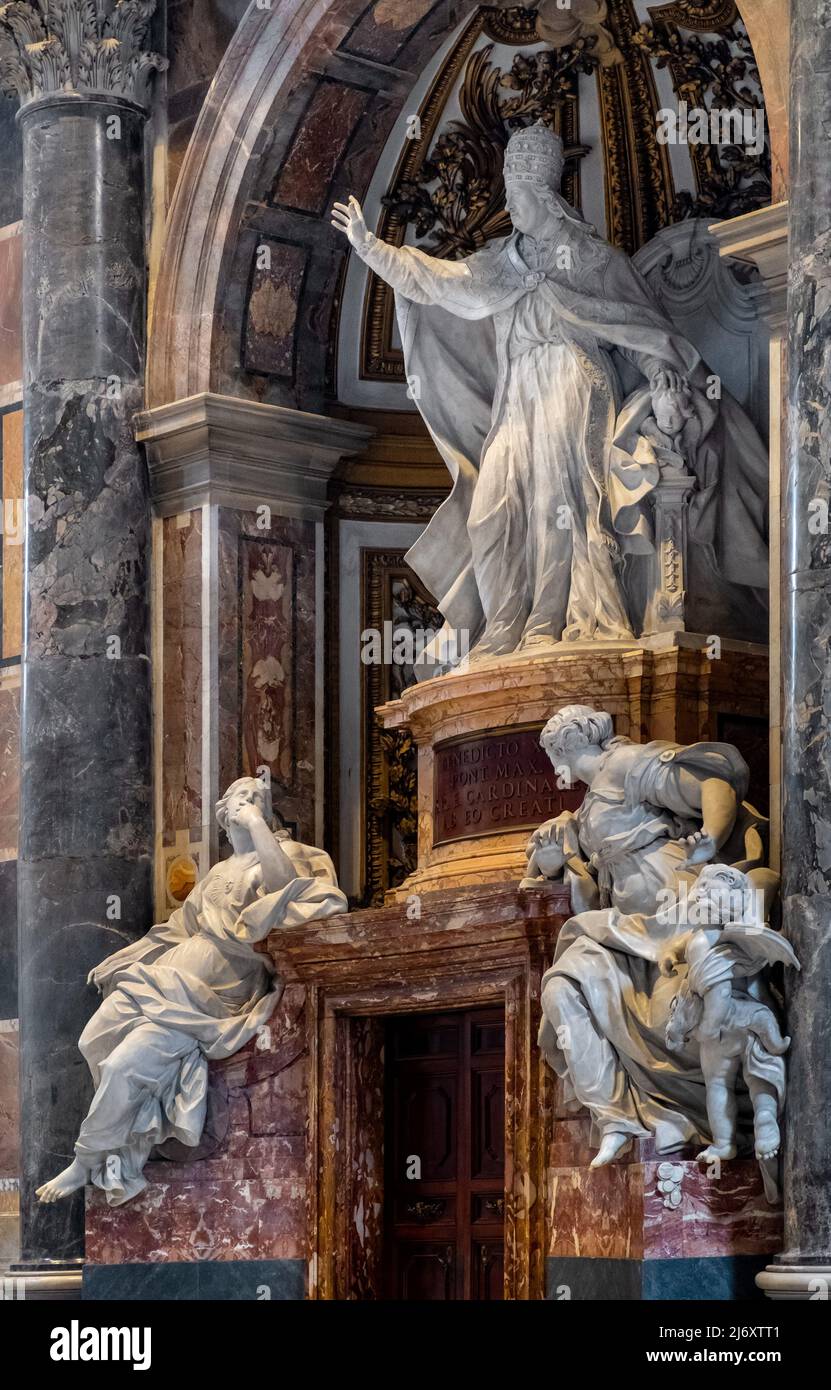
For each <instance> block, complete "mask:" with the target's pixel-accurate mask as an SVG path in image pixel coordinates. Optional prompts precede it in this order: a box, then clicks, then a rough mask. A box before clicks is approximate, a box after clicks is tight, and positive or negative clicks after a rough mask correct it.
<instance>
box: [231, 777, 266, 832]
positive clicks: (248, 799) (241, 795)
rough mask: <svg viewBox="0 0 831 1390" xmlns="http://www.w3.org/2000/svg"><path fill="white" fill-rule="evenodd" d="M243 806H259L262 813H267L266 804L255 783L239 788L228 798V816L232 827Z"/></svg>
mask: <svg viewBox="0 0 831 1390" xmlns="http://www.w3.org/2000/svg"><path fill="white" fill-rule="evenodd" d="M241 806H258V807H259V809H260V811H262V812H263V813H265V802H264V800H263V797H262V796H261V795H260V794H259V793H258V791H257V788H256V786H255V785H254V784H253V782H252V783H251V784H250V785H249V786H243V787H237V789H236V791H233V792H232V793H231V795H230V796H229V797H228V804H227V815H228V824H229V825H232V824H233V821H234V817H235V815H236V813H237V811H239V809H240V807H241Z"/></svg>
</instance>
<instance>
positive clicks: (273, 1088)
mask: <svg viewBox="0 0 831 1390" xmlns="http://www.w3.org/2000/svg"><path fill="white" fill-rule="evenodd" d="M302 1015H303V991H302V990H300V991H297V990H294V991H291V990H287V991H286V994H285V995H284V998H283V1001H281V1004H280V1006H279V1007H278V1010H277V1012H276V1014H275V1015H274V1019H273V1023H272V1026H271V1028H270V1029H269V1030H268V1031H267V1032H266V1033H264V1034H263V1038H262V1039H259V1040H255V1041H253V1042H251V1043H249V1044H248V1046H247V1047H245V1048H243V1049H242V1050H241V1051H240V1052H238V1053H237V1054H236V1056H234V1057H232V1058H229V1059H228V1060H227V1061H225V1062H218V1063H213V1064H212V1065H211V1086H212V1087H220V1086H221V1087H222V1088H224V1089H227V1128H226V1130H225V1132H224V1134H223V1135H222V1136H221V1138H219V1141H218V1143H217V1144H216V1147H215V1148H214V1149H213V1151H212V1152H208V1153H207V1155H206V1157H204V1158H201V1159H194V1160H192V1161H185V1162H177V1161H170V1160H167V1161H165V1160H162V1159H159V1158H157V1159H154V1160H153V1161H152V1162H151V1163H148V1165H147V1167H146V1168H145V1177H146V1178H147V1180H148V1185H147V1188H146V1189H145V1191H144V1192H143V1193H141V1195H140V1196H139V1197H137V1198H136V1199H135V1200H134V1201H132V1202H128V1203H127V1204H126V1205H125V1206H123V1207H108V1206H107V1203H106V1201H105V1200H104V1197H103V1194H102V1193H100V1192H98V1191H96V1190H95V1189H91V1188H89V1189H87V1199H86V1200H87V1216H86V1258H87V1260H88V1261H89V1263H90V1264H93V1265H112V1264H120V1263H123V1262H125V1261H141V1262H148V1263H151V1264H155V1263H162V1262H163V1263H168V1262H169V1261H177V1260H178V1261H199V1262H202V1261H209V1260H219V1261H223V1262H224V1261H232V1260H267V1259H299V1258H305V1257H306V1240H307V1218H306V1179H305V1164H306V1140H305V1116H306V1109H307V1102H306V1094H307V1089H308V1056H307V1054H306V1035H305V1026H304V1024H303V1017H302ZM258 1041H259V1042H260V1043H261V1045H260V1046H257V1042H258ZM263 1042H264V1043H265V1045H262V1044H263Z"/></svg>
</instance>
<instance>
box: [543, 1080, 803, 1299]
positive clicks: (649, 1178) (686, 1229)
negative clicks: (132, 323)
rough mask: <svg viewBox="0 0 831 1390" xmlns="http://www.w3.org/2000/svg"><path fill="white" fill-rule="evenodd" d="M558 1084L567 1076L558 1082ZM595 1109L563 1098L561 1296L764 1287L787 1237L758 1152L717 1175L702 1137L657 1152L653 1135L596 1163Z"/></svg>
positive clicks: (731, 1294) (552, 1247)
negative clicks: (760, 1278)
mask: <svg viewBox="0 0 831 1390" xmlns="http://www.w3.org/2000/svg"><path fill="white" fill-rule="evenodd" d="M557 1089H559V1086H558V1088H557ZM589 1132H590V1121H589V1118H588V1116H587V1115H585V1114H584V1113H581V1114H579V1115H577V1116H567V1115H566V1113H565V1111H564V1110H562V1109H561V1108H559V1107H557V1106H556V1105H555V1118H554V1122H553V1127H552V1140H551V1146H550V1150H549V1168H548V1183H547V1201H548V1228H549V1231H550V1244H549V1249H548V1258H547V1262H546V1266H547V1268H546V1296H547V1297H548V1298H549V1299H552V1300H565V1299H581V1300H586V1299H588V1300H595V1299H596V1300H608V1299H622V1300H641V1299H644V1300H647V1301H649V1300H653V1299H657V1300H662V1299H665V1300H675V1299H684V1300H686V1299H702V1300H719V1301H731V1300H734V1299H739V1300H742V1299H748V1298H753V1297H761V1295H760V1294H759V1292H758V1290H757V1289H756V1288H755V1286H754V1278H755V1276H756V1275H757V1274H758V1273H759V1271H760V1270H761V1269H763V1268H764V1266H765V1265H766V1264H767V1263H768V1261H769V1259H770V1254H771V1252H772V1251H774V1250H778V1249H779V1246H780V1243H781V1240H782V1208H781V1206H770V1205H769V1204H768V1203H767V1201H766V1200H765V1196H764V1192H763V1189H762V1180H761V1176H760V1173H759V1166H758V1164H757V1163H756V1161H755V1159H753V1158H741V1159H735V1160H733V1161H731V1162H727V1163H723V1164H722V1165H721V1171H720V1173H719V1174H718V1176H708V1172H707V1169H706V1167H704V1166H700V1165H699V1164H698V1163H696V1161H695V1154H696V1151H697V1147H700V1146H689V1147H688V1148H685V1149H683V1150H681V1151H680V1152H679V1153H677V1154H669V1155H667V1154H658V1153H657V1152H656V1150H655V1147H654V1145H653V1144H652V1142H651V1141H638V1142H635V1143H633V1144H632V1146H631V1147H630V1149H629V1152H628V1153H626V1154H624V1155H623V1156H622V1157H621V1158H619V1159H617V1160H616V1161H615V1162H614V1163H611V1164H609V1165H608V1166H606V1167H605V1168H598V1169H592V1168H590V1167H589V1163H590V1160H591V1157H592V1154H593V1152H594V1150H593V1148H592V1147H591V1145H590V1142H589V1138H590V1133H589Z"/></svg>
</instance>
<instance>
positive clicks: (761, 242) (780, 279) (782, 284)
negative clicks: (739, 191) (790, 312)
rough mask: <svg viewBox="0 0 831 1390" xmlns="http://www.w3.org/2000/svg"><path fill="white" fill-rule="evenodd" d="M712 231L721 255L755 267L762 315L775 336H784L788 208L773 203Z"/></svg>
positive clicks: (722, 224) (718, 226) (735, 218)
mask: <svg viewBox="0 0 831 1390" xmlns="http://www.w3.org/2000/svg"><path fill="white" fill-rule="evenodd" d="M709 230H710V232H711V234H712V236H713V237H714V238H715V240H716V242H717V243H718V248H719V255H721V256H729V257H730V258H731V259H732V260H736V261H745V262H746V263H747V264H748V265H755V266H756V268H757V269H758V271H759V274H760V276H761V279H762V293H761V294H760V303H759V312H760V314H761V315H762V317H763V318H764V320H765V322H766V323H767V324H768V326H769V327H770V329H771V330H772V332H774V333H776V334H781V332H782V331H783V329H784V327H785V323H786V317H787V297H788V204H787V203H786V202H783V203H772V204H771V206H770V207H767V208H758V209H757V210H756V211H755V212H746V213H744V214H743V215H742V216H741V217H731V218H729V219H728V220H727V221H726V222H715V223H714V224H713V225H712V226H711V227H710V229H709Z"/></svg>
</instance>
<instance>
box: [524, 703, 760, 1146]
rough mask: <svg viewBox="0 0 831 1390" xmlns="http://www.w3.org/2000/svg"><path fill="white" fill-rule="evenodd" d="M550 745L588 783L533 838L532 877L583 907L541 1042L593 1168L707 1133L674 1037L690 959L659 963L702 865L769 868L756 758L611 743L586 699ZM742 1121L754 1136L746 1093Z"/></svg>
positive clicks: (693, 1075)
mask: <svg viewBox="0 0 831 1390" xmlns="http://www.w3.org/2000/svg"><path fill="white" fill-rule="evenodd" d="M541 742H542V745H543V747H544V748H545V749H546V751H547V753H548V755H549V757H550V759H551V761H552V763H553V764H554V766H555V768H557V770H558V774H559V775H561V776H564V775H566V773H567V774H568V775H569V776H570V777H571V779H572V780H573V781H574V782H583V783H585V785H586V788H587V790H586V794H585V797H584V799H583V803H582V805H581V807H580V809H579V810H578V811H577V812H576V813H572V812H566V813H565V814H563V815H561V816H558V817H557V818H556V819H555V820H553V821H549V822H547V823H546V824H545V825H543V826H542V827H541V828H540V830H538V831H537V832H536V833H535V835H534V836H533V837H532V839H531V841H530V843H529V846H528V852H529V868H531V870H532V873H531V876H530V877H529V878H528V879H526V880H525V883H526V884H536V883H541V882H544V880H545V878H546V877H549V878H559V877H565V879H566V881H567V882H568V884H569V886H570V889H571V895H572V903H573V906H574V907H576V908H577V912H576V914H575V916H573V917H572V918H571V919H570V920H569V921H568V922H567V923H566V924H565V925H564V927H563V928H562V930H561V932H560V934H559V937H558V940H557V947H556V951H555V957H554V963H553V965H552V966H551V969H550V970H548V971H547V972H546V974H545V976H544V977H543V982H542V1008H543V1015H544V1016H543V1022H542V1026H541V1029H540V1039H539V1041H540V1046H541V1048H542V1050H543V1053H544V1055H545V1056H546V1058H547V1060H548V1061H549V1062H550V1064H551V1066H552V1067H553V1068H554V1070H555V1071H556V1072H557V1074H558V1075H559V1076H560V1077H561V1078H562V1080H563V1083H564V1089H565V1095H566V1100H567V1101H571V1102H576V1103H578V1104H579V1105H583V1106H585V1107H586V1108H587V1109H588V1111H589V1112H590V1114H591V1117H592V1121H593V1133H594V1137H595V1141H596V1142H597V1143H598V1144H599V1149H598V1152H597V1154H596V1156H595V1158H594V1160H593V1166H594V1167H599V1166H601V1165H603V1164H605V1163H609V1162H611V1161H612V1160H613V1159H614V1158H616V1157H617V1156H618V1155H619V1154H621V1153H622V1152H623V1151H624V1150H625V1149H626V1148H627V1147H628V1145H629V1143H630V1142H631V1140H632V1139H633V1138H647V1137H648V1136H650V1135H652V1136H654V1138H655V1143H656V1147H657V1149H658V1151H659V1152H672V1151H674V1150H677V1149H678V1148H680V1147H681V1146H683V1145H684V1144H686V1143H689V1142H695V1141H701V1140H703V1139H706V1138H707V1137H709V1136H710V1129H709V1120H708V1113H707V1095H706V1088H705V1083H704V1076H703V1072H702V1070H701V1057H700V1050H699V1043H698V1041H697V1039H696V1038H694V1037H692V1036H685V1037H684V1038H683V1039H682V1038H681V1037H680V1036H679V1037H677V1038H676V1036H675V1034H673V1035H672V1038H673V1046H670V1045H669V1044H668V1042H667V1025H668V1023H669V1019H670V1011H671V1008H672V1006H673V1000H674V999H675V997H676V995H677V994H678V990H679V987H680V984H681V982H682V979H683V978H684V976H685V973H686V967H681V966H679V971H678V975H677V976H674V977H669V976H668V975H666V974H665V973H663V972H662V969H661V964H662V962H665V960H666V958H667V956H668V953H669V952H670V950H671V943H672V942H673V941H674V940H677V938H678V936H679V933H680V931H681V930H682V928H683V927H684V925H685V921H684V917H683V907H684V903H685V902H686V901H688V896H687V895H688V893H689V891H690V890H692V888H693V885H694V883H695V881H696V879H697V877H698V875H699V873H700V872H701V868H702V865H703V864H706V863H711V862H713V861H720V862H724V863H731V864H733V865H735V866H736V867H737V868H738V869H740V870H742V871H745V872H747V871H750V870H756V869H758V868H759V867H760V866H761V859H762V841H761V837H760V834H759V830H758V824H759V822H760V821H761V820H762V817H761V816H760V815H759V814H758V812H756V811H754V809H753V807H752V806H749V805H748V804H747V803H746V802H745V801H744V796H745V794H746V791H747V783H748V770H747V765H746V764H745V762H744V760H743V759H742V757H741V755H740V754H739V753H738V751H737V750H736V749H735V748H733V747H732V746H731V745H729V744H720V743H699V744H693V745H692V746H690V747H684V746H682V745H678V744H672V743H668V742H664V741H655V742H653V743H647V744H635V743H632V742H631V741H630V740H629V739H626V738H615V737H613V734H612V720H611V716H610V715H608V714H607V713H605V712H603V711H598V710H594V709H592V708H590V707H589V706H584V705H569V706H566V707H564V708H563V709H562V710H560V711H558V713H557V714H555V715H554V716H553V718H552V719H551V720H549V722H548V724H547V725H546V728H545V729H544V730H543V734H542V738H541ZM771 935H772V936H773V935H774V934H773V933H771ZM751 973H753V972H751ZM679 1025H680V1020H679ZM676 1044H677V1045H676ZM738 1118H739V1123H740V1125H741V1129H742V1134H745V1133H746V1132H747V1131H748V1129H749V1127H750V1126H751V1124H752V1113H751V1108H750V1104H749V1101H748V1098H747V1096H746V1095H743V1096H740V1097H739V1111H738Z"/></svg>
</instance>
